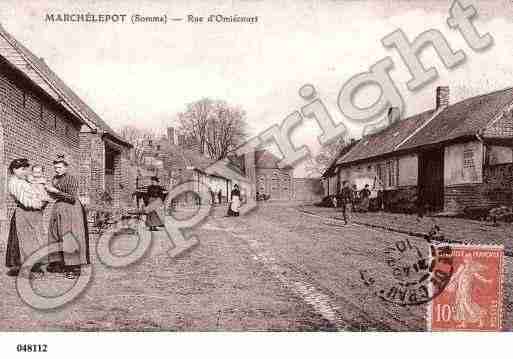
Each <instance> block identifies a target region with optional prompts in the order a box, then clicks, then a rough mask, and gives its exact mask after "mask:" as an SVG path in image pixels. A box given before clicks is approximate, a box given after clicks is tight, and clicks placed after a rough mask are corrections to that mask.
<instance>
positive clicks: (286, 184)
mask: <svg viewBox="0 0 513 359" xmlns="http://www.w3.org/2000/svg"><path fill="white" fill-rule="evenodd" d="M291 187H292V186H291V181H290V176H289V175H288V174H286V175H283V178H282V182H281V197H282V199H285V200H290V191H291Z"/></svg>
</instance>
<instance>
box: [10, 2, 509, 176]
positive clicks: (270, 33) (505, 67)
mask: <svg viewBox="0 0 513 359" xmlns="http://www.w3.org/2000/svg"><path fill="white" fill-rule="evenodd" d="M75 3H77V1H64V0H45V1H24V0H2V4H1V7H0V21H1V22H2V24H3V25H4V27H6V29H7V30H8V31H9V32H10V33H11V34H12V35H14V36H15V37H16V38H17V39H18V40H19V41H21V42H22V43H24V44H25V45H26V46H27V47H29V48H30V49H31V50H32V51H33V52H35V53H36V55H38V56H39V57H43V58H44V59H45V61H46V62H47V63H48V64H49V65H50V67H52V69H53V70H54V71H55V72H56V73H57V74H59V75H60V76H61V77H62V78H63V79H64V80H65V81H66V82H67V84H68V85H70V86H71V87H72V88H73V89H74V90H75V91H76V92H77V93H78V94H79V95H80V96H81V97H82V98H83V99H84V100H85V101H86V102H88V103H89V104H90V106H91V107H92V108H93V109H95V110H96V112H97V113H98V114H99V115H100V116H102V117H103V118H104V119H105V120H106V121H107V122H108V123H109V124H111V125H112V126H113V127H119V126H122V125H124V124H135V125H138V126H141V127H147V128H148V127H158V128H163V127H166V126H168V125H169V124H171V123H172V121H173V119H174V116H175V114H176V113H177V112H179V111H182V110H184V108H185V105H186V104H187V103H189V102H193V101H195V100H198V99H200V98H202V97H212V98H218V99H223V100H226V101H228V102H230V103H233V104H236V105H240V106H242V107H243V108H244V109H245V110H246V111H247V114H248V122H249V124H250V128H251V131H252V134H258V132H259V131H261V130H263V129H265V128H267V127H269V126H271V125H273V124H275V123H280V122H281V121H282V120H283V119H284V118H285V116H286V115H288V114H290V113H291V112H293V111H295V110H297V109H299V108H300V106H302V105H304V104H305V102H304V101H303V100H302V99H301V98H300V97H299V96H298V94H297V91H298V89H299V88H300V87H301V86H302V85H303V84H305V83H311V84H313V85H314V86H315V87H316V89H317V91H318V92H319V94H320V96H321V98H322V100H323V101H324V102H325V104H326V106H327V107H328V109H329V110H330V112H331V114H332V116H333V117H334V119H335V120H336V121H337V122H339V121H345V120H344V118H343V117H342V115H341V114H340V112H339V110H338V108H337V106H336V102H337V96H338V93H339V91H340V89H341V86H342V85H343V84H344V83H345V82H346V81H347V80H348V79H349V78H351V77H352V76H353V75H356V74H358V73H360V72H363V71H367V70H368V69H369V66H371V65H373V64H374V63H375V62H377V61H379V60H381V59H382V58H383V57H385V56H391V57H392V59H393V60H394V63H395V68H394V69H393V71H392V72H391V76H392V78H393V80H394V81H395V83H396V85H397V87H398V89H399V91H400V92H401V95H402V96H403V98H404V100H405V103H406V109H405V110H406V111H405V115H406V116H408V115H412V114H415V113H418V112H421V111H424V110H426V109H428V108H431V107H433V104H434V90H435V87H436V86H438V85H448V86H450V88H451V102H455V101H458V100H461V99H462V98H464V97H468V96H470V95H475V94H480V93H486V92H490V91H493V90H497V89H502V88H505V87H511V86H513V31H512V29H513V26H512V19H513V0H497V1H486V0H479V1H468V0H467V1H462V3H463V4H473V5H474V6H475V7H476V10H477V11H478V14H479V16H478V18H477V19H475V21H474V23H475V25H476V27H477V29H478V31H479V32H480V33H482V34H483V33H486V32H489V33H490V34H491V35H492V37H493V38H494V40H495V44H494V46H493V47H492V48H490V49H489V50H486V51H484V52H481V53H475V52H473V51H472V50H471V49H470V48H469V47H468V46H467V44H466V43H465V42H464V40H463V39H462V37H461V36H460V35H459V33H458V32H457V31H454V30H451V29H449V27H448V26H447V24H446V19H447V17H448V16H449V8H450V5H451V1H445V0H440V1H320V0H317V1H314V0H310V1H306V0H305V1H263V0H253V1H252V0H245V1H241V0H239V1H235V0H234V1H169V0H161V1H159V0H157V1H140V0H139V1H135V0H134V1H131V0H123V1H121V0H119V1H116V0H112V1H98V0H97V1H94V0H83V1H80V2H78V3H79V4H80V5H77V4H75ZM77 12H80V13H87V12H91V13H95V14H98V13H110V14H112V13H118V14H127V15H128V16H129V17H130V16H131V15H132V14H141V15H143V16H158V15H161V14H167V15H168V16H170V17H186V16H187V15H189V14H193V15H196V16H208V15H209V14H218V13H221V14H224V15H227V16H228V15H235V14H237V15H241V16H258V18H259V21H258V23H256V24H209V23H203V24H191V23H187V22H183V21H182V22H173V23H168V24H141V23H139V24H130V23H126V24H112V23H109V24H77V23H47V22H45V16H46V14H47V13H77ZM398 28H400V29H402V30H403V31H404V32H405V33H406V34H407V36H408V37H409V38H410V39H413V38H415V37H416V36H417V35H418V34H420V33H421V32H423V31H426V30H429V29H431V28H435V29H438V30H440V31H441V32H442V33H443V34H444V35H446V38H447V39H448V41H449V43H450V45H451V47H452V48H453V49H454V50H458V49H461V50H463V51H464V52H465V53H466V55H467V61H466V62H465V63H464V64H463V65H461V66H459V67H458V68H456V69H454V70H452V71H447V70H446V69H445V68H444V67H443V64H442V63H441V62H440V61H439V60H438V58H437V57H436V56H435V55H434V51H433V50H432V49H427V50H426V51H424V52H423V55H422V59H423V60H424V61H425V63H426V67H428V66H433V65H434V66H435V67H436V68H437V69H438V72H439V74H440V78H439V79H438V80H437V81H435V82H433V83H431V84H429V85H427V86H425V87H424V88H423V89H422V90H420V91H417V92H410V91H409V90H408V89H407V87H406V84H405V83H406V81H407V80H408V79H409V73H408V71H407V69H406V67H405V66H404V63H403V62H402V61H401V59H400V57H399V56H398V54H397V53H396V52H395V51H394V50H388V49H385V48H384V47H383V46H382V45H381V42H380V40H381V38H382V37H384V36H386V35H387V34H389V33H391V32H393V31H394V30H396V29H398ZM375 94H376V91H375V89H374V90H373V89H372V88H369V89H367V90H366V91H365V92H364V93H362V96H359V97H358V103H359V104H360V105H365V104H370V103H372V102H373V101H374V100H375V98H373V96H374V95H375ZM369 101H370V102H369ZM350 128H351V132H352V136H353V137H358V136H359V134H360V132H361V128H360V127H358V126H354V125H351V126H350ZM318 134H320V131H319V130H318V128H317V127H316V126H315V124H313V123H312V121H306V122H305V124H304V125H303V126H300V127H299V128H298V129H297V130H296V131H295V132H294V134H293V140H294V142H295V144H296V145H298V146H299V145H301V144H308V145H309V146H310V147H311V148H312V149H313V150H314V151H315V150H316V149H317V148H318V147H319V146H318V143H317V140H316V136H317V135H318ZM296 173H297V174H298V175H301V174H302V173H301V171H300V170H298V171H297V172H296Z"/></svg>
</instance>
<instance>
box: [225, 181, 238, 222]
mask: <svg viewBox="0 0 513 359" xmlns="http://www.w3.org/2000/svg"><path fill="white" fill-rule="evenodd" d="M240 204H241V200H240V190H239V186H238V185H234V186H233V190H232V192H231V203H230V206H229V207H228V216H233V217H238V216H239V208H240Z"/></svg>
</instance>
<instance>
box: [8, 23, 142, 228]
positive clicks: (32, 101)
mask: <svg viewBox="0 0 513 359" xmlns="http://www.w3.org/2000/svg"><path fill="white" fill-rule="evenodd" d="M130 147H131V145H130V144H129V143H127V142H126V141H125V140H124V139H122V138H121V137H119V136H118V135H117V134H116V133H115V132H114V131H113V130H112V129H111V128H110V127H109V126H108V125H107V124H106V123H105V122H104V121H103V120H102V119H101V118H100V117H99V116H98V115H97V114H96V113H95V112H94V111H93V110H92V109H91V108H90V107H89V106H88V105H87V104H86V103H84V102H83V101H82V100H81V99H80V98H79V97H78V96H77V95H76V94H75V93H74V92H73V91H72V90H71V89H70V88H69V87H68V86H67V85H66V84H65V83H64V82H63V81H62V80H61V79H60V78H59V77H58V76H57V75H56V74H55V73H54V72H53V71H52V70H51V69H50V68H49V67H48V66H47V64H46V63H45V62H44V60H43V59H40V58H38V57H37V56H35V55H34V54H33V53H32V52H31V51H30V50H28V49H27V48H26V47H24V46H23V45H22V44H20V43H19V42H18V41H16V39H14V38H13V37H12V36H11V35H10V34H9V33H7V31H6V30H5V29H4V28H3V27H1V26H0V166H1V167H0V220H4V221H5V220H6V219H8V218H9V215H10V211H11V210H12V209H13V208H14V203H13V202H12V200H11V198H10V196H9V195H8V193H7V192H6V182H7V176H8V175H7V166H8V164H9V163H10V162H11V161H12V160H13V159H14V158H19V157H26V158H28V159H29V160H30V161H31V163H33V164H41V165H43V166H44V167H45V169H46V175H47V177H51V176H53V174H54V173H53V168H52V161H53V160H54V159H55V157H56V155H57V154H66V155H67V156H69V158H71V159H72V163H71V172H72V173H74V174H75V175H77V176H78V177H79V179H80V195H81V197H82V199H83V200H84V201H85V202H86V203H87V202H88V203H95V202H96V201H97V200H98V198H99V196H100V195H101V194H102V192H104V191H106V192H109V194H110V195H111V197H112V198H113V203H114V205H120V204H122V203H123V202H124V201H128V200H129V197H130V196H129V193H130V190H131V186H132V181H131V178H130V174H129V172H130V168H129V152H130ZM134 183H135V181H134Z"/></svg>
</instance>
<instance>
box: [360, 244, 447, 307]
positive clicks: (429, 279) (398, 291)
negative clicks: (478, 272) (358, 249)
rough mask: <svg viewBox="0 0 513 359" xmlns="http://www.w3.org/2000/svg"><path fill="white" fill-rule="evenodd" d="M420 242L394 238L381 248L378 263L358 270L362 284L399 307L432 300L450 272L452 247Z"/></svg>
mask: <svg viewBox="0 0 513 359" xmlns="http://www.w3.org/2000/svg"><path fill="white" fill-rule="evenodd" d="M423 244H425V245H424V246H422V245H418V244H417V243H413V244H412V243H411V241H410V240H409V239H408V238H405V239H399V240H396V241H395V242H394V244H393V245H390V246H388V247H386V248H385V249H384V250H383V252H382V254H383V258H384V263H382V265H380V266H379V267H378V268H374V269H367V270H361V271H360V277H361V279H362V281H363V283H364V284H365V285H367V286H369V287H370V288H372V290H373V291H374V293H375V295H376V296H378V297H379V298H381V299H382V300H384V301H387V302H391V303H395V304H398V305H401V306H406V305H420V304H424V303H427V302H429V301H431V300H433V299H434V298H435V297H436V296H438V295H439V294H440V293H442V291H443V290H444V288H445V287H446V286H447V284H448V283H449V280H450V278H451V276H452V274H453V262H452V248H451V247H450V246H447V245H446V246H439V245H435V244H433V243H430V242H428V243H425V242H424V243H423Z"/></svg>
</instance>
